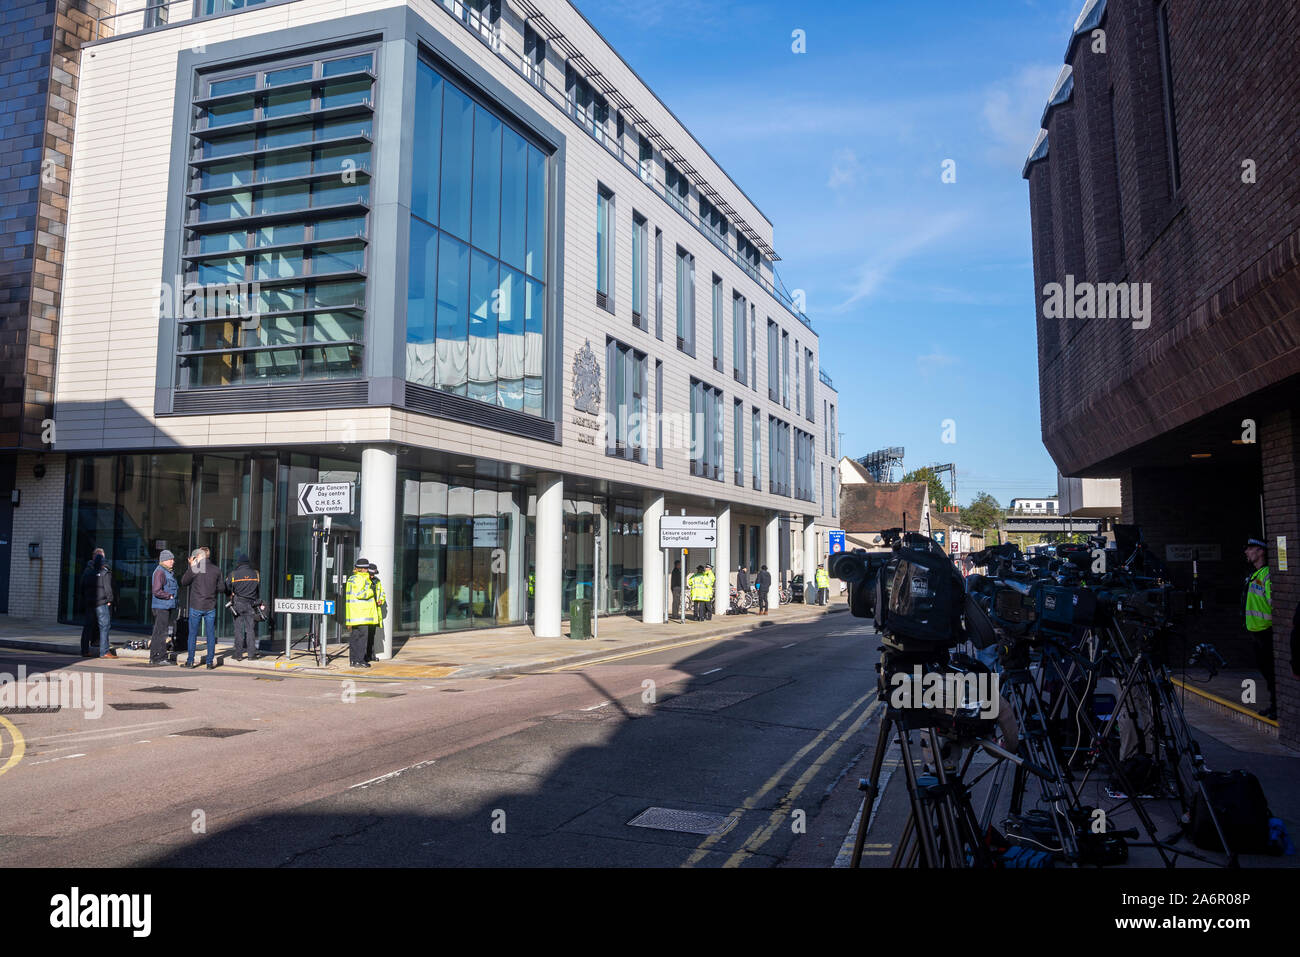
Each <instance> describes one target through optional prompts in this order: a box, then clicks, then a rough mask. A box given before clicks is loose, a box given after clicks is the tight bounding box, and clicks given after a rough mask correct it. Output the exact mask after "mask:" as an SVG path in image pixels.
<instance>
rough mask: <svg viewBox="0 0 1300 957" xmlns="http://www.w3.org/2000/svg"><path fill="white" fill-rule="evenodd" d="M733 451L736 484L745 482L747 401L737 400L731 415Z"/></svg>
mask: <svg viewBox="0 0 1300 957" xmlns="http://www.w3.org/2000/svg"><path fill="white" fill-rule="evenodd" d="M731 430H732V441H731V453H732V459H733V471H734V472H735V480H736V484H737V485H740V486H744V484H745V403H744V402H742V401H740V400H739V399H737V400H736V403H735V406H734V407H733V409H732V415H731Z"/></svg>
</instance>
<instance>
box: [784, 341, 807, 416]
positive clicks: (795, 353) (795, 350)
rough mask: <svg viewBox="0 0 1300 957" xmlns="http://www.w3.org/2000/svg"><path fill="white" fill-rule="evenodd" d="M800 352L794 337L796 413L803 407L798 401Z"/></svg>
mask: <svg viewBox="0 0 1300 957" xmlns="http://www.w3.org/2000/svg"><path fill="white" fill-rule="evenodd" d="M801 354H802V353H800V352H799V340H798V339H796V340H795V341H794V411H795V413H796V414H798V412H799V410H800V409H802V408H803V406H802V405H801V404H800V402H799V366H800V364H801V363H800V362H799V357H800V355H801ZM786 408H787V409H788V408H790V406H789V405H787V406H786Z"/></svg>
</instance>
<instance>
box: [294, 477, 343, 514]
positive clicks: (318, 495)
mask: <svg viewBox="0 0 1300 957" xmlns="http://www.w3.org/2000/svg"><path fill="white" fill-rule="evenodd" d="M351 511H352V483H351V482H300V483H299V484H298V514H299V515H346V514H348V513H350V512H351Z"/></svg>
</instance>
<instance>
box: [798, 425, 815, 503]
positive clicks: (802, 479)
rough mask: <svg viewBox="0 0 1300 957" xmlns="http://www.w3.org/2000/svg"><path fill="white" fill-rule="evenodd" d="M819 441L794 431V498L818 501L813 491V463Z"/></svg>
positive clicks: (800, 431)
mask: <svg viewBox="0 0 1300 957" xmlns="http://www.w3.org/2000/svg"><path fill="white" fill-rule="evenodd" d="M816 448H817V440H816V439H815V438H814V437H813V436H812V435H810V434H809V433H807V432H804V431H802V430H800V429H795V430H794V497H795V498H798V499H803V500H804V501H806V502H812V501H815V500H816V496H815V494H814V489H813V461H814V453H815V451H816Z"/></svg>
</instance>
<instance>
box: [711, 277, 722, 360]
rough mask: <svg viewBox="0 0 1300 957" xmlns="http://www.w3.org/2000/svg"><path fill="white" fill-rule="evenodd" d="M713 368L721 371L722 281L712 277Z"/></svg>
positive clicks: (719, 278)
mask: <svg viewBox="0 0 1300 957" xmlns="http://www.w3.org/2000/svg"><path fill="white" fill-rule="evenodd" d="M713 368H715V369H717V370H718V371H719V372H721V371H722V279H721V277H719V276H717V275H715V276H714V277H713Z"/></svg>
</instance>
